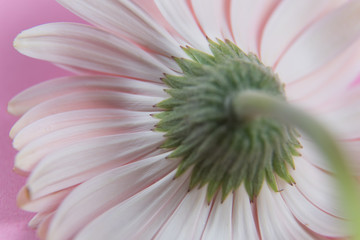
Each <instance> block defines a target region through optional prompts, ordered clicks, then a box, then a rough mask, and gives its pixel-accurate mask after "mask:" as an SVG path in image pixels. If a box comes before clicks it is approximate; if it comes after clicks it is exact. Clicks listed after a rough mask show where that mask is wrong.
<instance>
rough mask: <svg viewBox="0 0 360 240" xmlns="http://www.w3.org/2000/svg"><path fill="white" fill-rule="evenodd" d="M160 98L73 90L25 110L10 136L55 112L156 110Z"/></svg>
mask: <svg viewBox="0 0 360 240" xmlns="http://www.w3.org/2000/svg"><path fill="white" fill-rule="evenodd" d="M162 100H164V98H159V97H149V96H142V95H136V94H129V93H121V92H113V91H88V92H78V93H76V92H75V93H71V94H68V95H64V96H60V97H55V98H53V99H51V100H48V101H45V102H42V103H40V104H39V105H37V106H35V107H33V108H32V109H31V110H29V111H27V112H26V113H25V114H24V115H23V116H22V117H21V118H20V119H19V120H18V121H17V122H16V123H15V124H14V126H13V127H12V129H11V131H10V137H12V138H14V137H15V135H16V134H17V133H18V132H19V131H20V130H21V129H22V128H24V127H26V126H27V125H29V124H31V123H33V122H35V121H37V120H39V119H41V118H44V117H47V116H50V115H53V114H57V113H62V112H68V111H74V110H84V109H99V108H113V109H116V108H120V109H127V110H133V111H144V112H149V111H156V108H154V105H155V104H157V103H159V102H160V101H162Z"/></svg>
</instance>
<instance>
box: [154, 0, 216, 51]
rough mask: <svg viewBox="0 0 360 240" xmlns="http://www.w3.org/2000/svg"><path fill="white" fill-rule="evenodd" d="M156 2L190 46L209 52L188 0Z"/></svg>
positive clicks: (158, 0) (156, 0)
mask: <svg viewBox="0 0 360 240" xmlns="http://www.w3.org/2000/svg"><path fill="white" fill-rule="evenodd" d="M155 2H156V4H157V6H158V8H159V10H160V11H161V13H162V14H163V16H164V17H165V18H166V20H167V21H168V22H169V23H170V24H171V25H172V27H173V28H174V29H175V30H176V31H177V32H178V33H179V34H180V35H181V36H182V37H183V38H184V39H185V40H186V41H187V42H188V44H190V45H191V46H192V47H195V48H196V49H199V50H201V51H206V52H209V48H208V42H207V40H206V38H205V35H204V34H203V33H202V31H201V29H200V28H199V26H198V24H197V22H196V19H195V16H194V15H193V13H192V11H191V3H190V2H188V1H186V0H180V1H177V0H155Z"/></svg>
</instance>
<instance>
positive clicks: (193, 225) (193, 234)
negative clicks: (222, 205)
mask: <svg viewBox="0 0 360 240" xmlns="http://www.w3.org/2000/svg"><path fill="white" fill-rule="evenodd" d="M209 212H210V205H209V204H207V202H206V188H205V187H203V188H201V189H194V190H191V191H190V192H189V193H188V194H187V195H186V196H185V198H184V200H183V201H182V202H181V203H180V204H179V207H178V208H177V209H176V210H175V211H174V213H173V214H172V215H171V217H170V218H169V219H168V220H167V221H166V223H165V224H164V226H163V227H162V228H161V230H160V231H159V233H158V234H157V235H156V237H155V239H156V240H168V239H171V238H173V237H174V236H177V238H178V239H200V237H201V235H202V233H203V231H204V228H205V225H206V222H207V218H208V216H209ZM179 226H181V227H179Z"/></svg>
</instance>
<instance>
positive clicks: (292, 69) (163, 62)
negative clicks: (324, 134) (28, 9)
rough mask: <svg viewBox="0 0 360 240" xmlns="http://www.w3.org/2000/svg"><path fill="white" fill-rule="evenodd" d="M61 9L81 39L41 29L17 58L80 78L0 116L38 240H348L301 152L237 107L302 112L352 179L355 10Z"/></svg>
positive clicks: (80, 0) (30, 95)
mask: <svg viewBox="0 0 360 240" xmlns="http://www.w3.org/2000/svg"><path fill="white" fill-rule="evenodd" d="M59 2H60V3H61V4H62V5H63V6H64V7H66V8H68V9H69V10H71V11H72V12H74V13H75V14H77V15H79V16H80V17H82V18H84V19H85V20H87V21H88V22H89V23H91V24H93V25H94V26H87V25H82V24H74V23H51V24H45V25H42V26H38V27H35V28H32V29H29V30H26V31H24V32H22V33H21V34H20V35H19V36H18V37H17V38H16V40H15V42H14V46H15V47H16V49H17V50H18V51H20V52H21V53H23V54H25V55H28V56H31V57H34V58H38V59H42V60H46V61H50V62H53V63H55V64H57V65H59V66H61V67H64V68H66V69H68V70H70V71H73V72H75V73H77V74H78V75H77V76H71V77H64V78H59V79H54V80H50V81H48V82H44V83H42V84H39V85H37V86H34V87H32V88H30V89H28V90H25V91H24V92H22V93H20V94H19V95H18V96H16V97H15V98H14V99H12V101H11V102H10V103H9V112H10V113H12V114H15V115H22V116H21V118H20V119H19V120H18V122H17V123H16V124H15V125H14V127H13V128H12V130H11V133H10V136H11V137H12V138H14V142H13V145H14V147H15V148H16V149H18V150H19V153H18V154H17V156H16V160H15V170H16V171H18V172H20V173H22V174H25V175H27V176H29V177H28V180H27V183H26V185H25V186H24V187H23V189H21V190H20V192H19V195H18V204H19V205H20V206H21V207H22V208H23V209H25V210H27V211H33V212H36V213H37V214H36V215H35V217H34V218H33V219H32V220H31V222H30V223H29V225H30V226H31V227H34V228H37V231H38V235H39V236H40V238H43V239H52V240H55V239H73V238H74V239H320V238H331V239H337V238H346V237H349V236H350V235H349V232H348V229H347V228H346V224H347V223H346V222H347V220H346V216H345V215H344V213H343V209H342V208H341V207H340V206H341V205H340V203H341V201H340V198H341V196H340V194H339V192H338V191H337V188H336V187H335V185H336V178H335V177H334V175H333V174H332V172H333V170H332V168H331V167H329V164H328V162H327V161H326V160H324V159H323V157H322V156H321V155H319V154H318V153H317V151H316V147H315V145H314V143H313V142H312V140H310V139H309V138H307V137H306V136H301V135H302V134H300V132H299V130H297V129H295V128H294V127H292V126H290V125H287V124H285V123H282V122H279V121H277V120H275V119H273V118H271V117H266V116H258V115H254V116H251V115H246V116H240V115H239V114H238V112H236V111H235V110H234V109H235V107H234V104H235V102H234V101H235V100H236V99H237V96H238V94H239V93H243V92H249V91H250V92H251V91H257V92H262V93H266V94H268V95H271V96H273V97H274V98H276V99H278V100H279V101H283V102H286V101H287V102H289V103H291V104H294V105H297V106H299V107H301V108H303V109H305V110H306V111H308V112H309V113H312V114H314V115H315V116H317V117H318V118H319V120H320V121H321V122H322V123H323V124H325V125H327V126H328V127H329V128H330V129H332V130H333V131H334V132H335V133H336V134H337V136H338V140H339V143H341V145H343V147H344V148H345V149H346V150H348V152H349V155H350V158H351V159H352V162H351V166H352V168H353V169H354V174H355V175H358V174H359V173H360V165H359V161H358V156H360V153H359V149H360V147H359V144H360V143H359V137H360V132H359V130H360V129H359V124H358V122H359V116H360V115H359V109H358V107H357V106H358V104H359V101H360V98H359V97H358V96H359V91H360V88H359V85H358V84H356V82H355V80H356V78H357V76H358V74H359V72H360V61H359V60H360V59H359V58H360V54H359V53H360V46H359V41H360V40H359V36H360V24H359V23H360V21H359V20H360V1H359V0H352V1H345V0H343V1H342V0H318V1H308V0H298V1H281V0H267V1H254V0H206V1H205V0H177V1H176V0H155V1H145V0H144V1H139V0H137V1H130V0H102V1H97V0H59Z"/></svg>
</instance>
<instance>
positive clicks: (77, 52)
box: [14, 23, 172, 82]
mask: <svg viewBox="0 0 360 240" xmlns="http://www.w3.org/2000/svg"><path fill="white" fill-rule="evenodd" d="M14 46H15V48H16V49H17V50H18V51H20V52H21V53H22V54H25V55H27V56H30V57H33V58H38V59H42V60H46V61H50V62H54V63H58V64H65V65H71V66H74V67H78V68H83V69H90V70H93V71H98V72H102V73H109V74H116V75H125V76H131V77H135V78H141V79H147V80H150V81H154V82H160V77H161V76H162V74H163V73H166V72H167V73H172V72H171V71H170V70H169V69H168V68H167V67H166V66H164V65H163V64H161V63H160V62H159V61H157V60H156V59H155V58H153V57H152V56H151V55H150V54H148V53H146V52H145V51H143V50H141V49H140V48H139V47H137V46H135V45H133V44H131V43H129V42H127V41H125V40H122V39H120V38H118V37H115V36H114V35H112V34H110V33H107V32H104V31H102V30H99V29H96V28H93V27H90V26H86V25H81V24H75V23H49V24H45V25H41V26H37V27H34V28H31V29H29V30H26V31H24V32H22V33H21V34H19V36H18V37H17V38H16V39H15V42H14Z"/></svg>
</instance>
